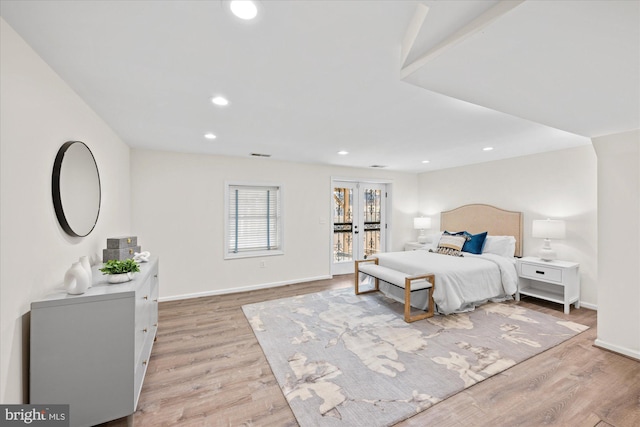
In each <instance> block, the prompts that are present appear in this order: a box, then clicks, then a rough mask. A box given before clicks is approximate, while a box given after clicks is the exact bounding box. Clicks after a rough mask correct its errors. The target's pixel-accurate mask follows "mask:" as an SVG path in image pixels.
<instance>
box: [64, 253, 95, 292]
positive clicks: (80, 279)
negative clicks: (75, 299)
mask: <svg viewBox="0 0 640 427" xmlns="http://www.w3.org/2000/svg"><path fill="white" fill-rule="evenodd" d="M89 284H90V280H89V276H88V275H87V272H86V270H85V269H84V268H83V267H82V264H80V262H79V261H78V262H74V263H73V264H72V265H71V268H69V269H68V270H67V272H66V273H65V275H64V287H65V289H66V290H67V293H69V294H71V295H79V294H83V293H85V292H86V291H87V289H89Z"/></svg>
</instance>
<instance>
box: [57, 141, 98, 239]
mask: <svg viewBox="0 0 640 427" xmlns="http://www.w3.org/2000/svg"><path fill="white" fill-rule="evenodd" d="M51 191H52V195H53V206H54V208H55V211H56V216H57V217H58V222H59V223H60V225H61V226H62V229H63V230H64V231H65V232H66V233H67V234H70V235H71V236H76V237H84V236H87V235H88V234H89V233H91V231H92V230H93V228H94V227H95V226H96V222H97V221H98V215H99V214H100V175H99V173H98V165H97V164H96V160H95V159H94V157H93V154H92V153H91V150H89V147H87V146H86V145H85V144H84V143H83V142H80V141H69V142H65V143H64V144H62V147H60V150H58V155H57V156H56V160H55V163H54V164H53V177H52V185H51Z"/></svg>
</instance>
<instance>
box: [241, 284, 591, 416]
mask: <svg viewBox="0 0 640 427" xmlns="http://www.w3.org/2000/svg"><path fill="white" fill-rule="evenodd" d="M242 308H243V310H244V314H245V316H246V317H247V319H248V320H249V322H250V323H251V326H252V328H253V331H254V333H255V335H256V337H257V339H258V342H259V343H260V345H261V346H262V349H263V351H264V353H265V355H266V357H267V360H268V361H269V364H270V365H271V369H272V370H273V373H274V375H275V377H276V379H277V381H278V383H279V384H280V387H281V388H282V391H283V393H284V395H285V397H286V399H287V401H288V402H289V405H290V406H291V409H292V410H293V413H294V415H295V416H296V419H297V421H298V423H299V424H300V425H301V426H302V427H311V426H344V427H347V426H348V427H351V426H371V427H373V426H388V425H393V424H395V423H397V422H399V421H402V420H403V419H406V418H409V417H411V416H412V415H415V414H416V413H418V412H420V411H423V410H425V409H427V408H428V407H430V406H432V405H433V404H435V403H437V402H439V401H441V400H443V399H446V398H447V397H449V396H451V395H453V394H455V393H458V392H459V391H461V390H464V389H465V388H467V387H470V386H472V385H473V384H476V383H478V382H480V381H482V380H484V379H486V378H488V377H490V376H492V375H495V374H497V373H499V372H501V371H504V370H505V369H508V368H509V367H511V366H513V365H515V364H517V363H519V362H522V361H524V360H526V359H528V358H530V357H532V356H534V355H536V354H538V353H541V352H543V351H545V350H547V349H549V348H551V347H553V346H555V345H557V344H559V343H561V342H563V341H565V340H567V339H569V338H571V337H572V336H574V335H577V334H578V333H580V332H583V331H585V330H587V329H588V327H587V326H583V325H580V324H577V323H573V322H569V321H563V320H561V319H558V318H555V317H552V316H549V315H546V314H543V313H539V312H535V311H532V310H528V309H525V308H522V307H519V306H516V305H507V304H501V303H489V304H485V305H483V306H481V307H478V308H477V309H476V310H475V311H472V312H469V313H463V314H454V315H449V316H435V317H433V318H431V319H427V320H422V321H418V322H414V323H411V324H409V323H405V322H404V320H403V318H402V312H403V305H402V304H400V303H397V302H395V301H393V300H391V299H388V298H386V297H384V295H382V294H381V293H376V294H369V295H360V296H356V295H354V292H353V289H339V290H333V291H325V292H320V293H316V294H308V295H302V296H297V297H292V298H284V299H280V300H275V301H266V302H262V303H257V304H249V305H245V306H243V307H242Z"/></svg>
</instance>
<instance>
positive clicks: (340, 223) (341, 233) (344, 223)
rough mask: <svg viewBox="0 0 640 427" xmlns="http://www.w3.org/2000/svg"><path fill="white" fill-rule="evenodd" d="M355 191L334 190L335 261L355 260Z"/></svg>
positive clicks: (346, 189) (349, 189) (345, 189)
mask: <svg viewBox="0 0 640 427" xmlns="http://www.w3.org/2000/svg"><path fill="white" fill-rule="evenodd" d="M352 213H353V190H352V189H351V188H334V189H333V261H334V262H342V261H352V260H353V241H352V238H353V237H352V236H353V234H352V232H353V218H352Z"/></svg>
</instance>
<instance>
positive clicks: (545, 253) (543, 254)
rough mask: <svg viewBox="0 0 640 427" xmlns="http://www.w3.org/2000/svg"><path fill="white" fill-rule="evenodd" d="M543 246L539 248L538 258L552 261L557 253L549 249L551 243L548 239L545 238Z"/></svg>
mask: <svg viewBox="0 0 640 427" xmlns="http://www.w3.org/2000/svg"><path fill="white" fill-rule="evenodd" d="M544 243H545V244H544V246H543V247H542V249H540V253H539V254H538V255H539V256H540V259H541V260H543V261H553V260H554V259H557V258H558V254H557V253H556V251H554V250H553V249H551V244H550V243H549V239H545V242H544Z"/></svg>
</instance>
